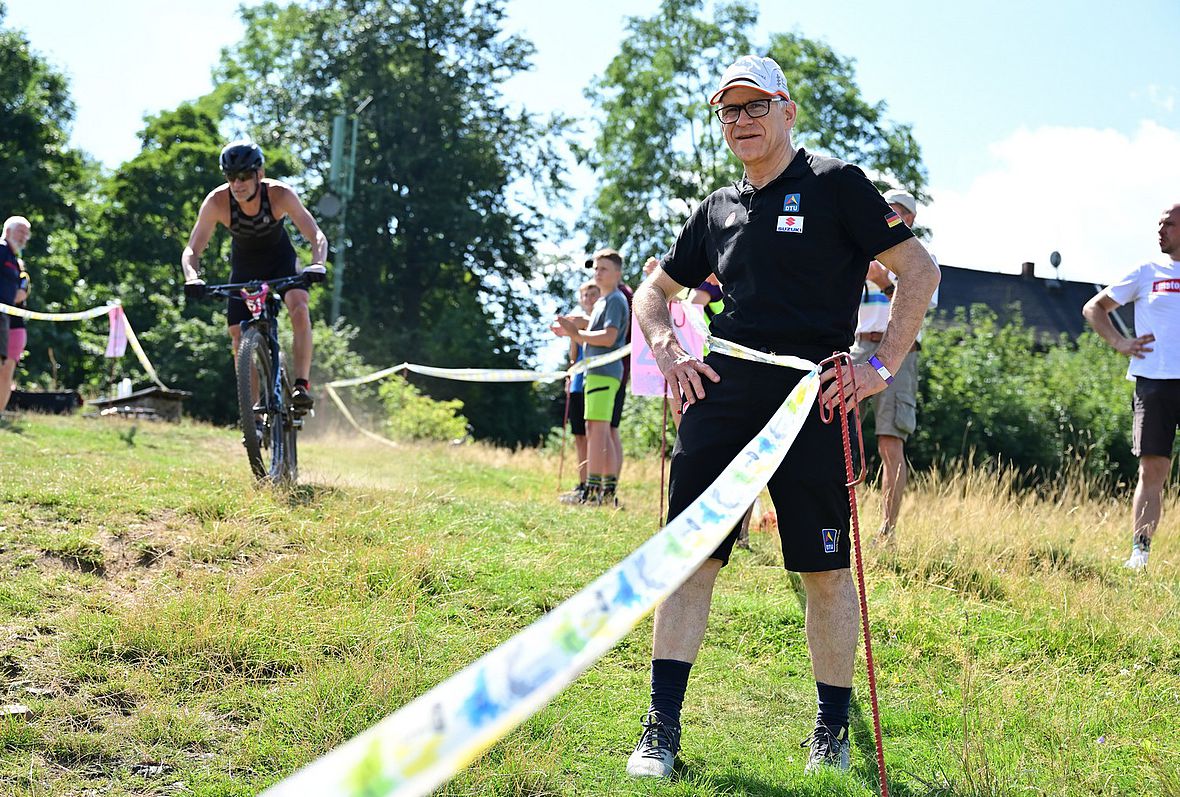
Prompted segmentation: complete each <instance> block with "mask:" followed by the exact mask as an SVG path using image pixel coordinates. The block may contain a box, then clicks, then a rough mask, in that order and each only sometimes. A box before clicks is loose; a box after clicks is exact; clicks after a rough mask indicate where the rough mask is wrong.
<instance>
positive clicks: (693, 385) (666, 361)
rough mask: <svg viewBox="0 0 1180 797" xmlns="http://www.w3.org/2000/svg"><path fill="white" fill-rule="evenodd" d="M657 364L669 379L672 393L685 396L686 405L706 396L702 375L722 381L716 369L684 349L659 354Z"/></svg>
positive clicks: (715, 380) (711, 379)
mask: <svg viewBox="0 0 1180 797" xmlns="http://www.w3.org/2000/svg"><path fill="white" fill-rule="evenodd" d="M653 353H654V352H653ZM656 365H657V366H659V369H660V373H661V374H663V375H664V379H666V380H668V386H669V387H671V388H672V395H674V396H675V395H677V394H679V395H681V396H683V397H684V403H685V404H686V405H690V404H695V403H697V402H698V401H700V400H701V399H703V398H704V397H705V382H704V380H703V379H702V378H701V377H705V378H707V379H709V381H711V382H715V383H716V382H720V381H721V377H720V376H718V375H717V372H716V371H714V370H713V369H712V368H710V367H709V366H708V365H705V363H703V362H701V361H700V360H698V359H697V358H696V357H693V356H692V355H691V354H688V353H687V352H685V351H684V350H683V349H681V350H680V351H679V352H676V351H665V352H662V353H661V354H657V355H656Z"/></svg>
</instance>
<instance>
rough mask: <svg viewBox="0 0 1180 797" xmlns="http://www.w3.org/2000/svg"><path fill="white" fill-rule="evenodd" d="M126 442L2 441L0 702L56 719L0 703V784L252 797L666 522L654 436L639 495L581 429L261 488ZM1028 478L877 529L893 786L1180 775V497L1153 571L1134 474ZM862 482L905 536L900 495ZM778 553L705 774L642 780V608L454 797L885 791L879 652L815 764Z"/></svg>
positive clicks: (324, 447) (767, 535)
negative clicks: (875, 735) (563, 499)
mask: <svg viewBox="0 0 1180 797" xmlns="http://www.w3.org/2000/svg"><path fill="white" fill-rule="evenodd" d="M126 432H127V427H126V426H124V425H120V424H118V423H115V424H113V425H106V424H96V423H94V422H85V421H79V420H58V419H35V420H25V421H19V422H18V423H17V429H16V430H14V431H6V432H0V518H2V519H0V527H2V528H0V643H2V645H3V647H2V648H0V679H2V681H0V692H2V694H0V704H7V703H13V702H21V703H24V704H26V705H28V706H29V707H30V709H31V710H32V714H31V716H30V717H28V718H9V719H0V794H10V793H11V794H16V795H38V797H41V795H79V794H85V793H104V794H112V795H123V794H144V793H190V792H191V793H193V794H200V795H246V794H254V793H256V792H257V791H258V790H260V789H261V788H263V787H264V786H266V785H268V784H270V783H272V782H274V781H275V780H277V779H279V778H281V777H283V776H284V775H285V774H287V773H289V772H291V771H293V770H294V769H295V768H297V767H298V766H300V765H302V764H303V763H306V762H307V761H309V760H311V759H313V758H315V757H316V756H317V755H319V754H320V753H322V752H324V751H326V750H328V749H330V748H332V747H333V746H335V745H337V744H339V743H341V742H343V741H345V740H347V739H348V738H350V737H351V736H352V735H354V734H356V733H358V732H360V731H361V730H363V729H364V728H366V727H368V726H369V725H371V724H372V723H374V722H376V721H377V720H378V719H380V718H381V717H383V716H385V715H386V714H388V713H390V712H391V711H393V710H395V709H396V708H398V707H399V706H401V705H403V704H405V703H406V702H407V701H409V700H410V699H412V698H414V697H416V696H417V695H420V694H422V693H423V692H425V691H426V690H428V689H429V688H431V687H433V686H434V685H436V684H438V683H440V682H442V681H443V680H445V678H446V677H447V676H448V675H450V674H451V673H453V672H455V671H456V670H458V669H459V668H461V667H462V666H463V665H465V664H467V663H469V662H470V661H472V660H473V659H474V658H476V657H477V656H479V655H481V654H482V653H484V652H486V651H488V650H490V649H492V648H493V647H495V646H496V645H498V644H500V643H502V642H504V641H505V640H507V639H508V638H510V637H511V636H512V635H513V634H514V633H515V632H516V631H517V630H519V629H521V628H523V627H525V626H527V625H528V624H529V623H531V622H533V621H534V620H536V619H537V618H538V617H540V616H541V615H542V614H543V613H545V612H546V611H549V610H550V609H551V608H552V607H553V606H555V605H556V604H557V603H559V602H560V601H561V600H563V599H565V598H566V597H568V596H569V595H571V594H573V593H574V592H576V591H577V590H578V589H579V588H580V587H582V586H583V585H584V584H586V583H587V582H588V581H590V580H591V579H592V578H594V577H595V576H597V575H598V574H599V573H601V572H602V571H604V570H605V569H607V568H608V567H609V566H610V565H612V564H613V563H615V562H616V561H618V560H619V559H620V558H621V557H622V556H624V555H626V554H627V553H628V552H629V551H630V550H632V549H634V547H635V546H637V545H638V544H639V543H640V542H641V541H642V540H643V539H645V538H646V537H647V536H649V535H650V534H651V533H653V532H654V531H655V529H656V528H657V525H658V521H657V517H656V515H657V510H658V506H659V485H660V463H659V461H658V460H657V459H656V458H654V457H650V456H649V457H642V458H638V457H632V458H631V459H629V460H628V463H627V464H626V466H625V469H624V474H623V482H622V483H623V487H622V496H623V501H624V508H623V509H622V510H620V511H594V510H584V509H582V508H578V507H564V506H561V505H559V504H558V503H557V502H556V501H555V496H556V493H557V492H558V489H559V485H558V483H557V466H558V459H557V456H556V455H555V454H554V453H553V452H552V451H546V450H523V451H517V452H511V451H506V450H503V449H495V448H490V447H485V446H481V445H465V446H449V445H413V444H410V445H403V446H401V447H399V448H398V449H397V450H391V449H388V448H385V447H381V446H378V445H376V444H371V443H367V442H365V441H362V440H357V439H354V438H351V437H333V436H324V437H321V438H319V439H312V438H308V439H307V442H306V445H305V446H304V448H303V451H302V469H303V479H304V484H303V485H302V486H301V487H299V488H297V489H295V490H293V491H290V492H279V491H271V490H256V489H254V488H253V487H252V486H251V485H250V481H249V478H248V473H247V470H246V467H245V464H244V461H243V458H242V456H241V453H240V448H239V446H238V444H237V442H236V435H234V434H232V433H225V432H222V431H219V430H215V429H209V428H205V427H200V426H181V427H164V426H155V425H144V426H141V427H140V428H139V431H138V433H137V434H136V435H135V436H134V438H133V443H131V444H129V443H127V442H126V437H127V434H126ZM47 452H51V453H52V456H47ZM568 465H569V461H568V460H567V469H566V472H567V474H569V473H570V472H571V471H570V470H569V467H568ZM568 481H569V479H568V478H567V482H568ZM1022 483H1023V482H1022V479H1021V478H1020V476H1019V474H1016V473H1014V472H1013V471H1011V470H1004V469H982V468H977V469H968V470H965V471H962V472H957V473H952V472H946V471H944V472H940V473H930V474H917V475H915V476H914V477H913V478H912V481H911V488H910V490H909V493H908V495H907V498H906V503H905V506H904V509H903V516H902V524H901V526H900V527H899V530H898V540H897V543H896V545H895V546H893V547H891V548H887V549H876V548H871V549H867V550H866V552H865V553H866V561H867V566H868V575H867V582H868V589H869V595H870V609H871V620H872V632H873V640H874V652H875V654H876V657H877V664H878V675H879V687H880V698H881V706H882V721H883V727H884V731H885V742H886V755H887V760H888V763H889V766H890V772H891V785H892V789H891V792H892V793H893V794H897V795H902V796H903V797H906V796H907V795H908V796H909V797H918V796H923V797H924V796H925V795H936V794H937V795H954V796H955V797H968V795H971V796H974V795H1009V794H1012V795H1017V794H1019V795H1025V794H1052V795H1124V794H1127V795H1135V794H1162V795H1175V794H1176V776H1175V773H1176V772H1177V771H1180V743H1178V742H1177V739H1180V719H1178V716H1180V714H1178V709H1180V611H1177V609H1178V608H1180V578H1178V569H1177V561H1178V556H1177V551H1178V550H1180V540H1178V539H1177V538H1178V537H1180V534H1177V531H1178V530H1180V525H1178V523H1180V506H1178V502H1177V500H1176V497H1175V494H1174V490H1173V491H1171V492H1170V494H1169V497H1168V498H1167V501H1166V504H1165V507H1164V523H1163V524H1162V525H1161V528H1160V531H1159V534H1158V536H1157V542H1156V544H1155V547H1154V550H1153V552H1152V565H1151V568H1150V570H1149V571H1148V572H1147V573H1146V574H1132V573H1128V572H1126V571H1124V570H1123V569H1122V567H1121V562H1122V561H1123V559H1125V557H1126V555H1127V552H1128V547H1129V529H1128V525H1129V513H1130V510H1129V506H1128V502H1127V499H1126V497H1125V496H1120V495H1114V494H1107V493H1104V489H1102V488H1103V485H1101V484H1094V483H1086V482H1085V481H1084V479H1082V478H1081V477H1079V476H1069V477H1066V478H1063V479H1060V480H1058V481H1057V482H1055V483H1054V484H1055V487H1054V488H1053V489H1052V490H1049V489H1041V490H1039V491H1028V490H1022V489H1020V485H1021V484H1022ZM562 486H566V485H562ZM858 498H859V502H860V505H861V510H862V527H863V528H865V529H873V528H876V525H877V523H878V522H879V519H880V495H879V493H878V492H877V491H876V489H875V488H873V487H871V486H869V487H864V488H862V489H861V491H860V494H859V496H858ZM784 514H786V513H784ZM777 549H778V542H777V538H776V536H775V535H774V534H773V533H772V531H769V530H763V531H759V530H757V529H755V531H754V532H753V533H752V535H751V550H750V551H748V552H745V551H739V552H738V553H737V555H736V556H735V558H734V560H733V562H732V563H731V565H730V566H729V567H727V568H726V569H725V571H723V574H722V578H721V581H720V582H719V585H718V589H717V594H716V598H715V602H714V611H713V616H712V620H711V626H710V630H709V632H708V635H707V637H706V642H705V647H704V649H703V651H702V654H701V657H700V659H699V660H698V662H697V664H696V666H695V667H694V670H693V675H692V680H691V683H690V691H689V696H688V701H687V703H686V706H685V737H684V749H683V751H682V756H681V757H682V761H683V768H682V770H681V774H680V776H679V778H678V779H677V780H675V781H674V782H671V783H664V784H659V783H637V782H633V781H630V780H628V779H627V778H626V777H625V776H623V774H622V765H623V761H624V760H625V758H626V755H627V753H628V752H629V749H630V746H631V745H632V744H633V743H634V741H635V738H636V737H637V734H638V730H639V726H638V717H639V716H640V714H641V713H642V711H643V709H644V708H645V707H646V702H647V688H648V684H647V679H648V665H649V659H650V630H651V629H650V625H649V624H648V623H645V624H643V625H642V626H641V627H640V628H639V629H638V630H637V631H636V632H635V633H634V634H632V635H631V636H629V637H628V638H626V639H625V640H623V642H622V643H621V644H620V645H619V646H617V647H616V648H615V650H613V651H612V652H611V653H609V654H608V655H607V656H606V657H604V658H603V659H602V661H600V662H599V663H598V664H597V665H595V666H594V667H593V668H591V669H590V671H589V672H587V673H586V674H585V675H584V676H583V677H582V678H581V679H580V680H579V681H577V682H576V683H575V684H573V685H572V686H571V687H570V688H569V689H567V690H566V691H565V692H564V693H563V694H562V695H560V696H559V697H558V698H557V699H556V700H555V701H554V702H553V704H551V705H550V706H549V707H548V708H547V709H545V710H544V711H542V712H541V713H540V714H539V715H538V716H536V717H535V718H533V719H532V720H530V721H529V722H527V723H525V725H524V726H522V727H521V728H520V729H519V730H517V731H516V732H514V733H512V734H511V735H509V736H508V737H507V738H506V739H505V740H504V741H503V742H501V743H500V744H498V745H496V746H495V747H494V748H492V750H491V751H489V752H488V754H487V755H486V756H485V757H483V758H482V759H480V760H479V761H478V762H476V763H475V764H474V765H472V766H471V767H470V768H469V769H467V770H465V771H464V772H462V773H459V774H458V775H457V776H456V777H455V779H454V780H453V781H452V782H451V783H450V784H448V785H447V786H446V787H445V788H444V789H443V790H442V792H441V793H442V794H445V795H454V796H457V795H536V796H539V795H602V794H611V795H614V794H642V795H679V796H682V797H687V795H772V796H773V797H779V796H782V795H832V794H835V795H857V796H858V797H859V796H861V795H868V794H871V793H873V789H874V780H875V764H874V761H873V754H872V734H871V731H870V728H871V721H870V718H869V717H868V716H867V711H868V708H867V706H868V698H867V694H866V692H865V691H864V690H865V688H866V683H865V680H864V667H863V662H862V663H861V666H860V668H859V669H858V681H857V693H856V699H855V709H856V710H855V722H854V729H853V730H854V733H853V736H854V741H855V748H856V756H855V760H854V767H853V773H852V775H851V776H848V777H823V778H818V779H816V778H806V777H804V776H803V774H802V763H803V754H802V751H801V750H800V749H799V748H798V746H797V745H798V741H799V740H800V739H802V738H803V737H804V736H806V734H807V732H808V731H809V730H810V724H811V720H812V718H813V715H814V682H813V680H812V677H811V672H810V665H809V662H808V659H807V654H806V644H805V640H804V636H803V596H802V593H801V589H802V588H801V586H800V584H799V583H798V581H797V579H791V578H789V577H787V576H786V575H784V573H783V571H782V568H781V558H780V557H779V554H778V550H777Z"/></svg>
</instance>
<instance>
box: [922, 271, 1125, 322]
mask: <svg viewBox="0 0 1180 797" xmlns="http://www.w3.org/2000/svg"><path fill="white" fill-rule="evenodd" d="M941 268H942V283H941V284H940V285H939V288H938V310H937V311H936V313H935V315H934V323H935V324H938V323H940V322H941V323H946V322H947V321H948V320H950V319H952V318H954V315H955V310H956V308H960V307H962V308H964V309H965V310H966V312H967V315H968V319H970V311H971V305H973V304H982V305H986V306H987V307H988V308H989V309H990V310H992V311H993V312H994V313H995V314H996V315H997V316H998V317H999V319H1000V323H1001V324H1003V323H1006V322H1008V321H1010V320H1011V318H1012V315H1013V313H1012V307H1013V305H1019V307H1020V312H1021V314H1022V316H1023V318H1024V325H1025V326H1027V327H1031V328H1032V329H1034V330H1036V332H1037V333H1038V336H1039V337H1042V338H1054V339H1055V338H1057V337H1058V336H1059V335H1061V334H1062V333H1065V334H1066V335H1069V337H1070V338H1071V339H1077V338H1078V336H1080V335H1081V334H1082V333H1083V332H1084V331H1086V329H1087V328H1088V325H1087V324H1086V320H1085V319H1084V318H1082V305H1084V304H1085V303H1086V302H1088V301H1089V300H1090V299H1091V298H1092V297H1093V296H1094V294H1096V293H1097V292H1098V291H1100V290H1102V288H1103V287H1104V286H1102V285H1096V284H1094V283H1091V282H1072V281H1070V280H1058V279H1052V278H1048V279H1045V278H1041V277H1039V276H1036V274H1035V273H1034V268H1033V265H1032V264H1031V263H1026V264H1024V269H1023V273H1021V274H998V273H996V272H993V271H977V270H975V269H970V268H958V267H956V266H945V265H944V266H941ZM1132 307H1133V305H1126V306H1124V307H1120V308H1119V309H1118V311H1117V313H1116V316H1117V318H1116V319H1115V326H1116V327H1117V326H1119V324H1120V322H1122V324H1123V325H1124V326H1125V327H1126V329H1125V330H1124V332H1125V333H1126V334H1131V333H1132V329H1133V326H1134V324H1133V318H1134V316H1133V313H1132Z"/></svg>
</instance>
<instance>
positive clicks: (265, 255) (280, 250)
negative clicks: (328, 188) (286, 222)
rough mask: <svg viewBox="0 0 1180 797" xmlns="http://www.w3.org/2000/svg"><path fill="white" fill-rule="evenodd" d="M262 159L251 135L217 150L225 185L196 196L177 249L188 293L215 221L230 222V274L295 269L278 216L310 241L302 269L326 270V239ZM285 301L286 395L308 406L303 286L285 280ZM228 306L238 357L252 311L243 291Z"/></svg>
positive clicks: (235, 277)
mask: <svg viewBox="0 0 1180 797" xmlns="http://www.w3.org/2000/svg"><path fill="white" fill-rule="evenodd" d="M265 162H266V159H265V158H264V157H263V154H262V150H261V149H260V148H259V146H258V145H257V144H255V143H253V142H251V141H234V142H232V143H230V144H228V145H226V147H225V149H223V150H222V151H221V157H220V159H219V163H220V165H221V172H222V174H224V175H225V185H221V186H218V187H217V188H214V189H213V190H212V191H210V192H209V195H208V196H206V197H205V201H204V202H202V203H201V210H200V212H199V213H198V215H197V223H196V224H195V225H193V231H192V233H191V234H190V235H189V240H188V246H186V247H185V249H184V254H182V255H181V256H180V266H181V268H182V269H183V270H184V291H185V295H186V296H194V297H195V296H200V295H201V294H202V292H203V290H204V285H205V281H204V280H203V279H201V277H200V269H199V264H200V257H201V253H202V252H204V251H205V247H206V246H207V245H208V244H209V238H210V237H211V236H212V235H213V231H214V229H216V226H217V225H218V224H219V223H220V224H221V225H223V226H224V227H227V228H228V229H229V234H230V238H231V239H232V247H231V249H230V277H229V279H230V282H249V281H252V280H265V279H277V278H279V277H288V276H292V275H294V274H295V273H296V271H295V249H294V247H292V246H291V239H290V238H289V237H287V230H286V228H285V227H284V226H283V219H284V218H290V219H291V221H293V222H294V223H295V226H296V228H298V230H299V232H301V233H302V234H303V237H304V238H306V239H307V240H308V241H310V242H311V265H310V266H308V267H307V269H304V270H305V271H306V270H311V269H318V270H319V271H321V272H322V271H323V270H324V265H323V264H324V261H325V260H326V259H327V257H328V239H327V238H325V237H324V234H323V232H321V231H320V227H319V225H318V224H316V221H315V219H314V218H312V216H311V214H310V213H309V212H308V211H307V208H305V207H304V206H303V203H302V202H301V201H300V200H299V196H298V195H297V194H296V193H295V191H293V190H292V189H291V187H290V186H288V185H285V184H283V183H281V182H279V181H278V180H272V179H269V178H267V177H266V176H265V174H266V172H265V170H264V169H263V165H264V164H265ZM283 302H284V304H286V305H287V315H288V316H290V318H291V331H292V332H293V333H294V334H293V337H294V343H295V357H294V359H295V363H294V366H295V367H294V369H293V372H294V374H295V385H294V387H293V388H292V391H291V392H292V395H291V402H292V404H293V405H294V406H295V407H296V408H297V409H299V410H301V411H306V410H310V409H311V408H312V406H313V405H314V403H315V402H314V400H313V399H312V396H311V393H310V391H309V388H310V381H309V380H310V376H311V315H310V313H309V312H308V309H307V291H306V290H303V289H301V288H290V289H288V290H287V291H286V292H285V293H284V295H283ZM227 314H228V322H229V335H230V338H231V339H232V341H233V348H234V362H237V353H238V344H239V342H240V341H241V336H242V330H241V327H240V326H239V324H240V323H241V322H242V321H245V320H247V319H249V318H250V317H251V315H250V311H249V310H248V309H247V308H246V303H245V302H244V301H242V300H241V299H230V300H229V301H228V302H227Z"/></svg>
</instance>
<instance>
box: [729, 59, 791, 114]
mask: <svg viewBox="0 0 1180 797" xmlns="http://www.w3.org/2000/svg"><path fill="white" fill-rule="evenodd" d="M735 86H749V87H750V88H752V89H754V90H755V91H760V92H762V93H763V94H766V95H768V96H771V97H773V96H775V95H778V96H780V97H782V98H783V99H785V100H788V101H789V100H790V99H791V95H790V94H788V93H787V78H786V76H785V75H784V74H783V70H782V69H781V68H780V67H779V65H778V64H776V63H775V62H774V59H772V58H762V57H760V56H757V55H743V56H742V57H741V58H739V59H737V60H736V61H734V62H733V63H732V64H731V65H730V67H729V69H726V70H725V74H724V75H722V76H721V82H720V83H718V84H717V93H716V94H714V95H713V97H712V98H711V99H710V100H709V104H710V105H716V104H717V103H719V102H721V95H722V94H724V93H725V92H726V91H728V90H729V89H732V88H734V87H735Z"/></svg>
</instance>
